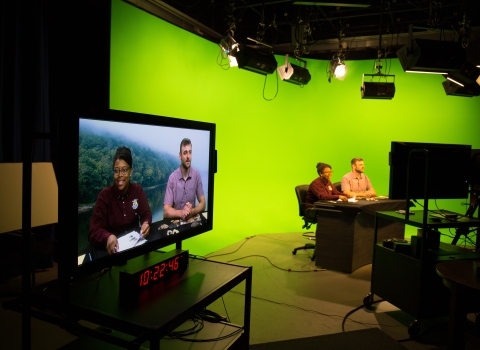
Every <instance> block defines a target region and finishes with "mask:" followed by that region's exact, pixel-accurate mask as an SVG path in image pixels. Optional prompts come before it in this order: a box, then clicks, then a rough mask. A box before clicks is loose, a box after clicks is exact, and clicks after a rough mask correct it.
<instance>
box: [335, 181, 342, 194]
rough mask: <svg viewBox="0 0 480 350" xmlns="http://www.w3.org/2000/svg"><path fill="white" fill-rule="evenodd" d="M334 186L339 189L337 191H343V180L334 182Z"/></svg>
mask: <svg viewBox="0 0 480 350" xmlns="http://www.w3.org/2000/svg"><path fill="white" fill-rule="evenodd" d="M333 186H335V188H336V189H337V191H340V192H342V183H341V182H334V183H333Z"/></svg>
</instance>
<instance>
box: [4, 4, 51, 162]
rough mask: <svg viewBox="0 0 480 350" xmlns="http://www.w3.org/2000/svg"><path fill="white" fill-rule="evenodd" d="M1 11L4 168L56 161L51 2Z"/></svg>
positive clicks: (10, 6) (9, 6)
mask: <svg viewBox="0 0 480 350" xmlns="http://www.w3.org/2000/svg"><path fill="white" fill-rule="evenodd" d="M0 6H1V37H0V40H1V41H0V50H1V61H0V131H1V143H0V162H21V161H23V160H24V159H25V157H28V158H31V160H32V161H52V157H51V141H50V139H48V138H46V137H48V136H49V135H48V134H49V133H50V130H51V128H50V118H49V96H48V92H49V89H48V86H49V81H48V77H49V72H48V71H49V70H48V47H47V45H48V41H47V27H46V21H45V18H46V11H47V7H46V6H45V1H41V0H39V1H33V0H28V1H26V0H23V1H3V2H2V4H1V5H0ZM23 142H25V147H24V149H23V152H26V154H25V155H24V154H22V144H23Z"/></svg>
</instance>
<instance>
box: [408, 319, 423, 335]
mask: <svg viewBox="0 0 480 350" xmlns="http://www.w3.org/2000/svg"><path fill="white" fill-rule="evenodd" d="M419 334H420V322H418V320H415V321H413V322H412V323H410V326H408V335H409V336H410V338H415V337H417V336H418V335H419Z"/></svg>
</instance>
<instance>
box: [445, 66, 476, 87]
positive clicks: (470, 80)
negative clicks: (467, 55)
mask: <svg viewBox="0 0 480 350" xmlns="http://www.w3.org/2000/svg"><path fill="white" fill-rule="evenodd" d="M447 79H448V80H450V81H451V82H452V83H455V84H457V85H459V86H461V87H465V86H468V85H472V84H477V85H480V68H478V67H476V66H475V65H474V64H473V63H471V62H468V61H467V62H465V63H464V64H463V66H462V67H461V68H460V69H459V70H458V71H453V72H449V73H448V75H447Z"/></svg>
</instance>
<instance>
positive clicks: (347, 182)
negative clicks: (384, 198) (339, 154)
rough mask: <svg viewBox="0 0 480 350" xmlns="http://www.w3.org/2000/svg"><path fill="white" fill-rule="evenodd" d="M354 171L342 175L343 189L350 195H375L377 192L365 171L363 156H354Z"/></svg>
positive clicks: (351, 196)
mask: <svg viewBox="0 0 480 350" xmlns="http://www.w3.org/2000/svg"><path fill="white" fill-rule="evenodd" d="M350 163H351V165H352V171H351V172H350V173H348V174H345V175H344V176H343V177H342V191H343V193H345V194H346V195H347V196H348V197H350V198H353V197H354V196H356V197H375V196H376V195H377V193H376V192H375V189H374V188H373V186H372V183H371V182H370V179H369V178H368V176H367V175H365V174H364V173H363V171H364V170H365V164H364V163H363V159H362V158H353V159H352V161H351V162H350Z"/></svg>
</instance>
